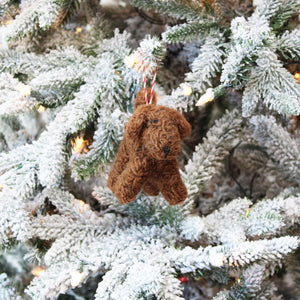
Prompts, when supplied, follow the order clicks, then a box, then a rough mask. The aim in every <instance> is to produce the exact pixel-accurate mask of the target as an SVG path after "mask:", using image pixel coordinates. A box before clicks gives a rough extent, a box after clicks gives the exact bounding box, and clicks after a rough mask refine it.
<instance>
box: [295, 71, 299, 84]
mask: <svg viewBox="0 0 300 300" xmlns="http://www.w3.org/2000/svg"><path fill="white" fill-rule="evenodd" d="M294 77H295V79H296V80H297V82H298V83H300V73H298V72H297V73H295V74H294Z"/></svg>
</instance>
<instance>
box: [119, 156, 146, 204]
mask: <svg viewBox="0 0 300 300" xmlns="http://www.w3.org/2000/svg"><path fill="white" fill-rule="evenodd" d="M148 169H149V168H148V167H147V162H145V161H143V160H135V161H134V163H129V164H128V165H127V168H126V169H125V170H124V171H123V173H122V174H121V175H120V176H119V178H118V180H117V182H116V184H115V187H114V194H115V196H116V197H117V199H118V200H119V202H120V204H126V203H129V202H131V201H133V200H135V198H136V196H137V194H138V193H139V192H140V190H141V188H142V185H143V184H144V183H145V181H146V179H147V177H148V173H149V170H148Z"/></svg>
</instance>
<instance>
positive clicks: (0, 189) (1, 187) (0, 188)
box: [0, 184, 3, 192]
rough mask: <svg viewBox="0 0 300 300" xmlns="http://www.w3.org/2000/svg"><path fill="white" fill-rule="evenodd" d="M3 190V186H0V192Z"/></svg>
mask: <svg viewBox="0 0 300 300" xmlns="http://www.w3.org/2000/svg"><path fill="white" fill-rule="evenodd" d="M2 190H3V186H2V185H1V184H0V192H1V191H2Z"/></svg>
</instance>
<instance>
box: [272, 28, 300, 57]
mask: <svg viewBox="0 0 300 300" xmlns="http://www.w3.org/2000/svg"><path fill="white" fill-rule="evenodd" d="M274 44H275V47H276V49H277V51H278V52H279V53H280V54H281V55H282V56H283V57H284V58H285V59H287V60H288V59H292V60H293V61H299V60H300V30H299V29H294V30H293V31H291V32H288V31H286V32H285V33H284V34H283V35H282V36H280V37H278V38H277V39H276V40H275V42H274Z"/></svg>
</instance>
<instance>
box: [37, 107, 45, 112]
mask: <svg viewBox="0 0 300 300" xmlns="http://www.w3.org/2000/svg"><path fill="white" fill-rule="evenodd" d="M45 110H46V107H45V106H43V105H39V107H38V110H37V111H38V112H39V113H42V112H44V111H45Z"/></svg>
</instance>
